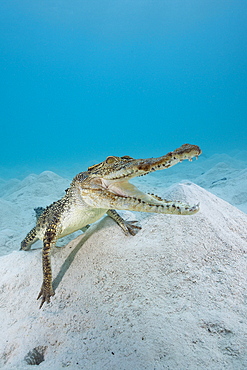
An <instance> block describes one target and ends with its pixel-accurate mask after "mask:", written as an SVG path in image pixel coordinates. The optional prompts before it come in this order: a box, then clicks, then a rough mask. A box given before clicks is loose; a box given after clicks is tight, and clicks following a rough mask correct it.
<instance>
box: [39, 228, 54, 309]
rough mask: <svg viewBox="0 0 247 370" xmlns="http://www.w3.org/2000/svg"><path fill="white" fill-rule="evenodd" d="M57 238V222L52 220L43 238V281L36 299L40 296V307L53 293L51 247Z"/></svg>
mask: <svg viewBox="0 0 247 370" xmlns="http://www.w3.org/2000/svg"><path fill="white" fill-rule="evenodd" d="M56 240H57V223H56V222H52V223H50V224H49V225H48V227H47V229H46V232H45V235H44V239H43V243H44V245H43V255H42V264H43V283H42V286H41V290H40V293H39V295H38V297H37V299H39V298H41V304H40V307H39V308H41V307H42V306H43V304H44V303H45V302H47V303H49V302H50V297H51V296H53V295H54V294H55V293H54V291H53V288H52V270H51V248H52V247H53V246H54V245H55V243H56Z"/></svg>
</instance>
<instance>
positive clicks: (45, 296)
mask: <svg viewBox="0 0 247 370" xmlns="http://www.w3.org/2000/svg"><path fill="white" fill-rule="evenodd" d="M54 294H55V293H54V290H53V289H52V287H49V288H47V287H45V286H44V284H42V287H41V290H40V292H39V295H38V297H37V300H38V299H40V298H41V304H40V306H39V308H41V307H42V306H43V304H44V303H45V302H46V303H50V297H51V296H53V295H54Z"/></svg>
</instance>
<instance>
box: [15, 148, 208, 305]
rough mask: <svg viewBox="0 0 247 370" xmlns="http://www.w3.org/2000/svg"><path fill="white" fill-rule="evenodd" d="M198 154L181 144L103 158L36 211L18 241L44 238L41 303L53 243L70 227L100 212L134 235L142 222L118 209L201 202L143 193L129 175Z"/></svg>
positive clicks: (47, 290)
mask: <svg viewBox="0 0 247 370" xmlns="http://www.w3.org/2000/svg"><path fill="white" fill-rule="evenodd" d="M201 153H202V151H201V149H200V148H199V147H198V146H197V145H190V144H184V145H182V146H181V147H179V148H178V149H175V150H174V151H172V152H169V153H168V154H166V155H164V156H161V157H158V158H147V159H134V158H132V157H130V156H127V155H125V156H123V157H116V156H109V157H107V158H106V159H105V160H104V161H103V162H101V163H99V164H95V165H93V166H91V167H88V169H87V171H85V172H80V173H79V174H78V175H76V176H75V177H74V179H73V180H72V182H71V184H70V187H69V188H68V189H67V190H66V194H65V195H64V196H63V198H61V199H60V200H58V201H56V202H54V203H52V204H51V205H50V206H48V207H47V208H46V209H44V210H42V211H41V212H40V210H39V212H40V213H41V214H40V216H39V217H38V219H37V222H36V226H35V227H34V228H33V229H32V230H31V231H30V232H29V233H28V234H27V236H26V237H25V239H24V240H23V241H22V243H21V250H25V251H27V250H29V249H30V248H31V245H32V244H33V243H35V242H36V241H37V240H38V239H41V240H43V250H42V265H43V283H42V286H41V290H40V293H39V295H38V297H37V299H41V303H40V308H41V307H42V306H43V304H44V303H45V302H47V303H49V302H50V298H51V296H53V295H54V294H55V293H54V290H53V287H52V269H51V257H50V255H51V248H52V247H53V246H54V245H55V244H56V241H57V240H58V239H59V238H62V237H64V236H66V235H68V234H71V233H73V232H74V231H77V230H80V229H83V230H86V229H87V228H88V227H89V225H90V224H92V223H94V222H95V221H97V220H99V219H100V218H101V217H102V216H103V215H105V214H107V215H108V216H110V217H111V218H112V219H113V220H114V221H115V222H116V223H117V224H118V225H119V226H120V227H121V228H122V229H123V231H124V233H125V234H130V235H135V234H136V233H137V232H138V230H139V229H141V227H140V226H138V225H136V224H135V222H136V221H126V220H124V219H123V218H122V217H121V216H120V215H119V214H118V213H117V212H116V209H117V210H130V211H139V212H154V213H164V214H176V215H192V214H195V213H196V212H198V210H199V205H198V204H197V205H193V206H191V205H189V204H185V203H182V202H180V201H169V200H166V199H162V198H160V197H159V196H157V195H154V194H150V193H147V194H146V193H143V192H141V191H140V190H139V189H138V188H137V187H135V186H134V185H133V184H131V183H129V180H130V179H132V178H134V177H137V176H143V175H146V174H148V173H150V172H154V171H156V170H162V169H166V168H169V167H171V166H174V165H175V164H177V163H179V162H182V161H183V160H185V159H188V160H189V161H192V158H194V157H196V158H197V157H198V156H199V155H200V154H201Z"/></svg>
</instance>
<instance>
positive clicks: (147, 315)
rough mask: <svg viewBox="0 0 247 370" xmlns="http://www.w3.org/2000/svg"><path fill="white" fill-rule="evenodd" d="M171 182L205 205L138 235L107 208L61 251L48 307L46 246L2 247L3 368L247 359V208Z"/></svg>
mask: <svg viewBox="0 0 247 370" xmlns="http://www.w3.org/2000/svg"><path fill="white" fill-rule="evenodd" d="M167 192H168V193H170V196H171V197H174V198H178V199H184V200H187V201H190V202H191V200H192V203H193V202H197V201H200V204H201V211H200V212H199V213H197V214H196V215H194V216H172V215H150V216H149V217H146V218H145V219H143V220H142V227H143V229H142V230H141V231H140V232H139V233H138V234H137V235H136V236H135V237H126V236H125V235H124V234H123V233H122V231H121V229H120V228H119V227H118V226H117V225H116V224H115V223H114V222H113V221H112V220H111V219H109V218H104V219H103V220H101V221H100V222H98V223H97V224H96V225H93V226H92V227H91V228H90V229H88V230H87V232H86V233H85V234H84V235H81V236H79V237H77V238H76V239H75V240H74V241H72V242H70V243H69V244H68V245H67V247H66V248H56V249H55V250H54V252H53V257H52V266H53V275H54V279H55V280H54V286H55V288H56V295H55V296H54V297H53V299H52V302H51V304H49V305H44V307H43V309H42V310H39V309H38V306H39V304H38V302H37V301H35V298H36V296H37V294H38V292H39V288H40V285H41V281H42V272H41V250H40V249H38V250H37V249H36V250H32V251H30V252H22V251H20V252H13V253H11V254H9V255H7V256H3V257H1V259H0V266H1V275H2V278H1V286H0V289H1V296H0V299H1V302H0V307H1V308H0V315H1V331H2V333H1V334H2V335H1V339H0V353H1V360H0V361H1V362H0V366H1V367H2V368H4V369H8V370H9V369H17V368H19V369H30V364H39V363H40V365H39V368H41V369H54V370H55V369H56V370H57V369H62V368H64V367H69V368H71V369H81V368H84V369H107V370H109V369H135V370H138V369H205V368H210V369H217V370H218V369H226V368H228V369H246V368H247V346H246V332H247V321H246V317H247V308H246V286H247V281H246V277H247V264H246V253H247V231H246V230H247V215H246V214H244V213H242V212H241V211H240V210H238V209H237V208H235V207H233V206H231V205H230V204H228V203H226V202H225V201H223V200H221V199H219V198H217V197H216V196H214V195H212V194H211V193H209V192H207V191H206V190H204V189H202V188H200V187H199V186H197V185H195V184H192V183H184V184H178V185H176V186H173V187H171V188H169V189H168V190H167Z"/></svg>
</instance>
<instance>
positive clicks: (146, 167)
mask: <svg viewBox="0 0 247 370" xmlns="http://www.w3.org/2000/svg"><path fill="white" fill-rule="evenodd" d="M201 153H202V151H201V149H200V148H199V147H198V146H197V145H190V144H184V145H182V146H181V147H179V148H178V149H175V150H174V151H173V152H169V153H168V154H166V155H164V156H161V157H158V158H147V159H130V160H129V161H128V162H126V163H124V164H122V166H121V167H120V168H119V169H115V170H114V171H112V172H109V173H108V174H105V175H103V176H102V178H104V179H105V180H129V179H131V178H134V177H138V176H142V175H146V174H148V173H150V172H154V171H157V170H163V169H166V168H169V167H172V166H174V165H175V164H177V163H179V162H182V161H183V160H185V159H188V160H189V161H192V159H193V158H194V157H195V158H196V159H197V158H198V156H199V155H200V154H201Z"/></svg>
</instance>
